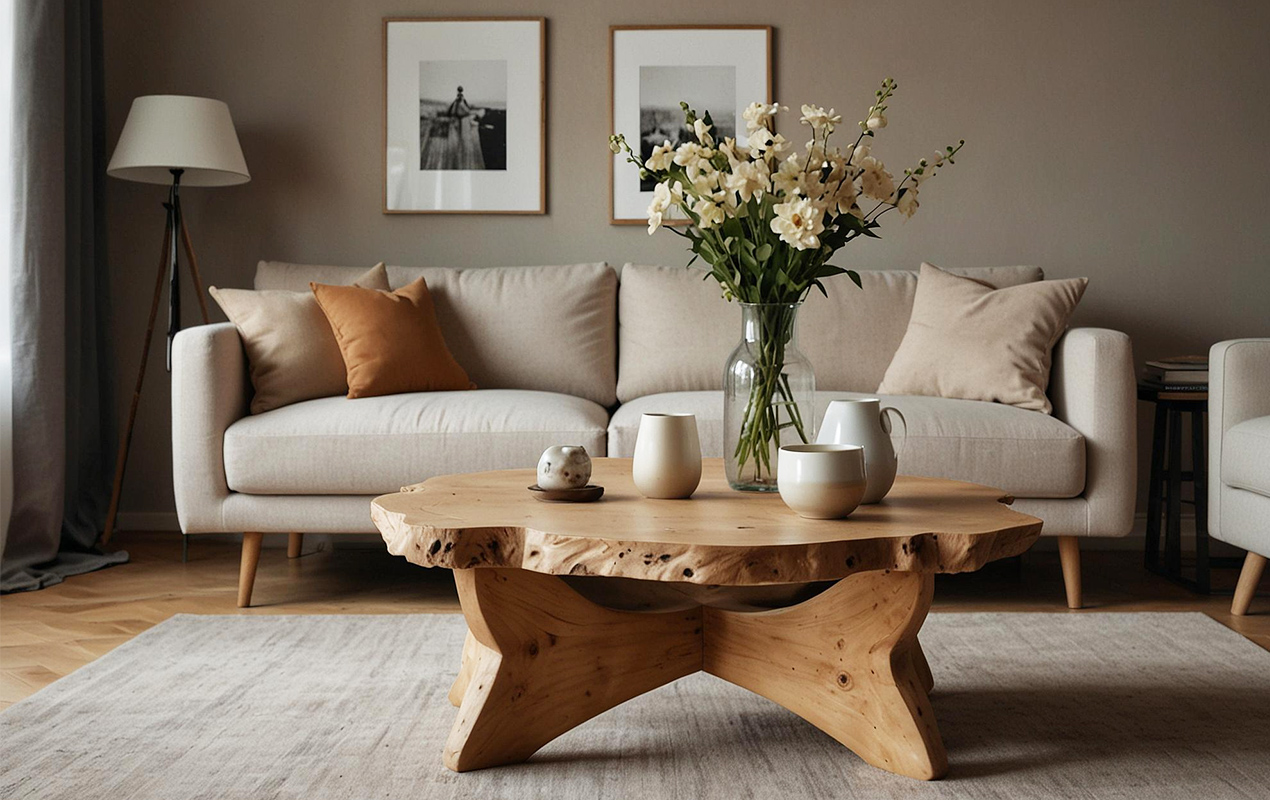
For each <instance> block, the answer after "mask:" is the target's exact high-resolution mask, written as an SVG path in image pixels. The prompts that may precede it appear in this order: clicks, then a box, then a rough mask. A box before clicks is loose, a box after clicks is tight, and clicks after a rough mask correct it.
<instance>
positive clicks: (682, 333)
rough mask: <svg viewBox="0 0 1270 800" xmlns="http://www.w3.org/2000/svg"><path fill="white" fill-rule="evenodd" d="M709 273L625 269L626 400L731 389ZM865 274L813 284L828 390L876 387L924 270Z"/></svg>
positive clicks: (811, 351) (1021, 271)
mask: <svg viewBox="0 0 1270 800" xmlns="http://www.w3.org/2000/svg"><path fill="white" fill-rule="evenodd" d="M950 271H951V272H953V273H954V274H957V275H964V276H967V277H971V278H974V279H976V280H979V281H983V282H984V283H987V284H989V285H991V286H994V287H997V288H1003V287H1006V286H1017V285H1019V284H1023V283H1031V282H1033V281H1038V280H1040V279H1041V278H1042V277H1043V275H1042V273H1041V270H1040V269H1039V268H1037V267H984V268H978V269H975V268H971V269H960V270H958V269H954V270H950ZM390 274H391V270H390ZM703 275H704V273H703V272H702V271H701V270H699V269H689V268H685V267H652V266H639V265H636V264H627V265H626V266H625V267H623V268H622V281H621V287H620V288H619V298H618V321H619V324H618V338H619V342H620V344H619V348H618V349H619V352H620V353H621V363H620V365H619V371H618V379H617V396H618V399H620V400H621V401H622V402H624V403H625V402H627V401H629V400H633V399H635V398H637V397H642V396H644V395H649V394H657V393H661V392H687V391H697V390H704V389H722V388H723V363H724V361H725V360H726V359H727V356H728V354H729V353H731V352H732V349H733V348H734V347H736V344H737V342H739V341H740V339H741V312H740V309H738V308H737V306H736V304H735V303H727V302H724V300H723V299H722V298H721V297H720V293H719V286H718V284H716V283H715V282H714V281H713V280H705V281H703V280H702V279H701V278H702V276H703ZM429 280H431V279H429ZM860 281H861V283H862V284H863V285H864V288H863V289H859V288H857V287H856V285H855V284H854V283H852V282H851V281H850V280H848V279H847V278H845V277H839V278H835V279H834V280H831V281H826V282H825V289H826V291H827V292H828V297H824V296H822V295H821V294H820V292H818V291H812V293H811V294H810V295H809V296H808V298H807V301H806V303H805V304H804V307H803V310H802V312H801V313H800V315H799V323H798V331H799V332H798V336H799V347H800V349H801V350H802V351H803V353H804V354H805V355H806V356H807V358H808V359H809V360H810V361H811V364H812V366H813V367H814V368H815V370H816V386H817V387H818V388H820V389H825V390H831V391H853V392H872V391H874V390H875V389H877V387H878V384H879V383H880V382H881V381H882V375H883V374H884V373H885V372H886V368H887V365H889V364H890V363H891V357H892V356H893V355H894V354H895V351H896V349H897V348H898V347H899V346H900V341H901V340H902V339H903V338H904V331H905V330H906V329H907V328H908V318H909V315H910V313H911V312H912V310H913V297H914V295H915V293H916V291H917V272H916V271H909V270H903V271H902V270H887V271H875V272H868V271H864V272H861V273H860ZM473 379H474V380H476V381H477V382H478V383H479V382H480V379H479V378H477V377H476V376H473Z"/></svg>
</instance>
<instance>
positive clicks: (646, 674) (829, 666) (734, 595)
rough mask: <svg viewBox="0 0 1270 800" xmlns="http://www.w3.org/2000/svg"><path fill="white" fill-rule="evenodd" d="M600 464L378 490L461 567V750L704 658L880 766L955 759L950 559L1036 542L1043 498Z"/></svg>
mask: <svg viewBox="0 0 1270 800" xmlns="http://www.w3.org/2000/svg"><path fill="white" fill-rule="evenodd" d="M591 478H592V481H594V482H595V483H598V484H600V485H602V486H604V487H605V493H604V498H603V500H601V501H599V502H596V503H585V504H569V503H564V504H550V503H540V502H538V501H537V500H534V499H533V498H532V497H530V496H529V492H527V491H526V490H525V487H526V486H528V485H529V484H530V483H532V482H533V481H534V479H535V475H534V472H533V470H503V471H497V472H484V473H475V474H465V475H446V476H439V477H436V478H431V479H429V480H427V481H425V482H424V483H422V484H417V485H414V486H410V487H407V488H406V489H404V490H402V491H401V492H399V493H396V494H389V495H384V496H383V497H378V498H376V499H375V500H374V502H373V503H372V504H371V517H372V519H374V521H375V524H376V525H377V526H378V527H379V530H380V531H381V532H382V533H383V536H384V541H385V542H387V543H388V550H389V552H392V553H395V554H397V555H401V556H403V557H405V558H406V559H408V560H409V561H411V562H413V563H415V564H419V565H421V566H425V567H443V568H446V569H451V570H454V575H455V580H456V582H457V583H458V587H459V597H460V599H461V600H462V602H463V613H464V615H465V616H466V617H467V624H468V630H469V631H470V633H469V636H468V641H467V643H466V645H465V646H464V651H463V666H462V670H461V672H460V674H459V678H458V680H457V681H456V682H455V684H454V688H453V689H452V690H451V692H450V700H451V702H454V703H455V705H458V706H459V707H460V708H459V715H458V720H457V721H456V722H455V723H454V729H453V731H452V732H451V733H450V739H449V742H448V743H447V744H446V749H445V763H446V765H447V766H448V767H450V768H451V769H455V770H458V771H464V770H471V769H480V768H481V767H491V766H494V765H496V764H507V763H511V762H516V761H523V760H525V759H527V758H529V757H530V756H531V755H533V754H534V752H535V751H537V750H538V748H540V747H542V746H543V745H545V744H546V743H547V742H550V741H551V740H552V739H554V738H556V737H557V736H559V735H560V734H562V733H564V732H565V731H567V730H570V729H571V728H573V727H575V726H577V725H579V724H581V723H582V722H585V721H586V720H588V719H590V718H591V717H594V716H595V715H596V714H599V713H601V712H603V711H605V710H606V709H609V708H612V707H613V706H615V705H618V704H619V703H622V702H625V701H626V700H629V699H631V698H632V697H635V696H636V695H639V694H643V693H644V692H647V691H649V690H650V689H655V688H657V687H658V686H661V685H663V684H665V683H669V682H670V681H673V680H675V679H676V678H681V677H683V676H685V675H690V674H692V673H694V672H697V671H698V670H704V671H706V672H709V673H711V674H713V675H717V676H719V677H720V678H723V679H724V680H727V681H731V682H732V683H735V684H737V685H738V686H743V687H745V688H747V689H749V690H751V691H753V692H757V693H758V694H761V695H763V696H764V697H767V698H770V699H771V700H774V701H775V702H777V703H780V704H781V705H783V706H785V707H786V708H788V709H789V710H791V711H793V712H794V713H795V714H798V715H799V716H801V717H802V718H803V719H805V720H807V721H808V722H810V723H812V724H813V725H815V726H816V727H818V728H820V729H821V730H822V731H824V732H825V733H828V734H829V735H830V736H832V737H834V738H835V739H837V740H838V741H839V742H842V743H843V744H844V745H846V746H847V747H849V748H851V749H852V750H853V751H855V752H856V753H857V754H859V756H860V757H861V758H863V759H864V760H865V761H867V762H868V763H870V764H872V765H874V766H877V767H881V768H882V769H886V770H890V771H891V772H895V773H898V774H900V775H907V776H910V777H913V778H922V779H928V780H929V779H932V778H938V777H940V776H942V775H943V774H944V773H945V772H946V771H947V769H948V760H947V757H946V756H945V754H944V746H943V743H942V742H941V741H940V738H939V731H938V730H937V729H936V727H935V716H934V714H933V713H932V711H931V706H930V701H929V700H928V699H927V696H926V695H927V692H928V691H929V690H930V685H931V677H930V669H929V667H928V666H927V664H926V657H925V656H924V655H923V654H922V650H921V648H920V647H919V646H918V644H917V631H918V629H919V628H921V626H922V621H923V620H924V619H925V618H926V612H927V611H929V610H930V602H931V593H932V590H933V589H932V587H933V585H934V575H935V573H941V572H944V573H947V572H966V571H970V570H976V569H979V568H980V567H982V566H983V565H984V564H986V563H988V562H989V561H992V560H993V559H997V558H1006V557H1009V556H1013V555H1018V554H1019V553H1022V552H1023V551H1024V550H1026V549H1027V548H1028V547H1030V546H1031V545H1032V543H1033V542H1035V541H1036V537H1037V536H1038V535H1039V534H1040V532H1041V521H1040V520H1038V519H1036V518H1035V517H1029V516H1027V515H1025V514H1020V513H1018V512H1016V511H1012V510H1011V509H1010V508H1009V507H1008V504H1009V502H1010V500H1009V498H1006V497H1003V496H1002V493H1001V492H999V491H998V490H996V489H992V488H989V487H986V486H976V485H974V484H969V483H960V482H957V481H946V480H940V479H937V478H914V477H908V476H900V477H899V478H898V479H897V480H896V482H895V486H894V488H892V490H891V493H890V494H889V495H887V497H886V500H885V502H883V503H879V504H877V505H871V506H862V507H861V508H859V509H857V510H856V511H855V513H853V514H852V515H851V517H850V518H849V519H845V520H806V519H802V518H801V517H798V516H797V515H795V514H793V513H792V512H791V511H790V510H789V509H788V508H786V507H785V505H784V503H782V502H781V499H780V498H779V497H777V496H775V495H770V494H762V493H760V494H749V493H745V492H734V491H732V490H731V489H730V488H729V486H728V482H727V477H726V475H725V474H724V470H723V462H722V461H721V460H720V459H705V460H704V461H703V462H702V477H701V485H700V487H698V489H697V491H696V493H695V494H694V495H693V497H692V499H691V500H648V499H645V498H644V497H642V496H641V495H640V494H639V492H638V491H637V490H636V488H635V485H634V481H633V480H632V478H631V463H630V460H629V459H617V458H598V459H595V461H594V462H593V470H592V476H591ZM569 582H573V583H572V584H570V583H569ZM825 587H827V588H825ZM822 589H823V591H822ZM580 592H581V593H580ZM816 592H819V593H818V594H817V593H816ZM584 594H585V596H584ZM588 598H591V599H588ZM800 600H801V602H799V601H800ZM601 603H602V604H603V605H601ZM772 606H780V607H776V608H772ZM764 608H771V610H763V609H764ZM617 609H631V610H617Z"/></svg>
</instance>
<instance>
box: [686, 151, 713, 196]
mask: <svg viewBox="0 0 1270 800" xmlns="http://www.w3.org/2000/svg"><path fill="white" fill-rule="evenodd" d="M688 180H690V181H692V188H693V189H695V190H697V192H698V193H699V194H710V193H711V192H713V191H715V190H717V189H718V188H719V171H718V170H717V169H715V168H714V165H713V164H711V163H710V162H709V161H706V160H704V159H703V160H701V161H698V162H697V165H696V166H695V167H689V168H688Z"/></svg>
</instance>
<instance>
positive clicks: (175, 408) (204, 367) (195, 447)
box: [172, 323, 251, 533]
mask: <svg viewBox="0 0 1270 800" xmlns="http://www.w3.org/2000/svg"><path fill="white" fill-rule="evenodd" d="M250 385H251V384H250V381H249V380H248V377H247V358H246V356H245V355H244V354H243V346H242V341H241V339H239V336H238V330H237V329H236V328H235V327H234V326H233V325H231V324H229V323H221V324H218V325H200V326H198V327H196V328H187V329H185V330H183V331H181V332H180V333H178V334H177V335H176V339H175V340H174V341H173V343H172V484H173V491H174V492H175V494H176V514H177V517H178V518H179V519H180V521H181V530H182V532H184V533H206V532H222V531H224V530H225V528H224V524H223V517H222V513H221V512H222V508H223V505H224V502H225V499H226V498H228V497H229V494H230V492H229V485H228V484H227V483H226V480H225V458H224V452H225V450H224V442H225V429H226V428H228V427H229V426H230V425H232V424H233V423H234V422H235V421H236V420H239V419H242V418H243V417H245V416H247V410H248V402H249V399H250Z"/></svg>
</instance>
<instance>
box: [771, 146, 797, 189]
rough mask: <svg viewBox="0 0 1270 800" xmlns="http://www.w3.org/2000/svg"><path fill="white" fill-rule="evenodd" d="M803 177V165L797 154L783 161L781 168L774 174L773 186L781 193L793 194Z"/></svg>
mask: <svg viewBox="0 0 1270 800" xmlns="http://www.w3.org/2000/svg"><path fill="white" fill-rule="evenodd" d="M802 179H803V165H802V162H801V161H799V159H798V156H797V155H792V156H790V157H789V158H787V159H785V160H784V161H782V162H781V166H780V169H778V170H777V171H776V172H775V173H774V174H773V175H772V186H774V187H775V188H776V191H778V192H780V193H781V194H793V193H794V191H795V190H796V189H797V188H798V187H799V185H800V184H801V182H802Z"/></svg>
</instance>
